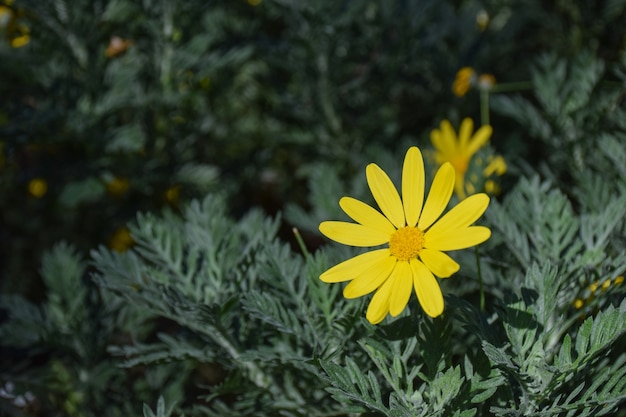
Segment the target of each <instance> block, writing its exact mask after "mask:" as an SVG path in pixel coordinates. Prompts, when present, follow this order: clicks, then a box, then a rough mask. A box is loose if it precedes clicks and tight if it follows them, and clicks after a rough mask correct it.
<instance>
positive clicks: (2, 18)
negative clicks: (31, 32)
mask: <svg viewBox="0 0 626 417" xmlns="http://www.w3.org/2000/svg"><path fill="white" fill-rule="evenodd" d="M12 17H13V10H11V9H10V8H8V7H7V6H3V5H1V4H0V29H6V28H7V27H8V26H9V22H10V21H11V18H12Z"/></svg>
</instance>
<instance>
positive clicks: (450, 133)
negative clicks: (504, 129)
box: [430, 118, 492, 199]
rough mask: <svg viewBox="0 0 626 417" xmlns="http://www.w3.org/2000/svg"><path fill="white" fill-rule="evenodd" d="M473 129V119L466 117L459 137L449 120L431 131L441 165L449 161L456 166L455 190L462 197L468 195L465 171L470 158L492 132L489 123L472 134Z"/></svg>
mask: <svg viewBox="0 0 626 417" xmlns="http://www.w3.org/2000/svg"><path fill="white" fill-rule="evenodd" d="M473 129H474V122H473V121H472V119H470V118H465V119H464V120H463V122H462V123H461V128H460V129H459V136H458V137H457V135H456V133H455V132H454V128H453V127H452V125H451V124H450V122H449V121H448V120H444V121H442V122H441V124H440V127H439V129H434V130H433V131H432V132H431V133H430V141H431V142H432V144H433V146H434V147H435V149H436V154H435V159H436V160H437V163H438V164H440V165H441V164H443V163H445V162H449V163H450V164H452V166H453V167H454V172H455V173H456V181H455V184H454V191H455V192H456V195H457V196H458V197H459V198H460V199H463V198H465V196H466V192H465V173H466V172H467V169H468V168H469V164H470V160H471V159H472V157H473V156H474V154H475V153H476V152H478V150H479V149H480V148H481V147H483V146H484V145H485V144H486V143H487V141H488V140H489V138H490V137H491V133H492V129H491V126H489V125H485V126H481V127H480V129H478V130H477V131H476V133H474V135H473V136H472V130H473Z"/></svg>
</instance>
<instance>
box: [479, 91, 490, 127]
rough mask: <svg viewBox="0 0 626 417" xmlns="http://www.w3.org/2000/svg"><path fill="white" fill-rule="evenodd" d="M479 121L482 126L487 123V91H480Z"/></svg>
mask: <svg viewBox="0 0 626 417" xmlns="http://www.w3.org/2000/svg"><path fill="white" fill-rule="evenodd" d="M480 122H481V123H482V125H483V126H486V125H488V124H489V91H488V90H482V91H481V92H480Z"/></svg>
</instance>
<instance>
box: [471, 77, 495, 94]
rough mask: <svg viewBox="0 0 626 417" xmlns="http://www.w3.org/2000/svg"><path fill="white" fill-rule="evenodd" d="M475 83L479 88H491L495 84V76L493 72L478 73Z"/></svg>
mask: <svg viewBox="0 0 626 417" xmlns="http://www.w3.org/2000/svg"><path fill="white" fill-rule="evenodd" d="M476 84H478V88H479V89H481V90H491V89H492V88H493V86H494V85H496V77H494V75H493V74H480V75H479V76H478V81H477V82H476Z"/></svg>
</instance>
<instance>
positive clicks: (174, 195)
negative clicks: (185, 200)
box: [163, 185, 180, 206]
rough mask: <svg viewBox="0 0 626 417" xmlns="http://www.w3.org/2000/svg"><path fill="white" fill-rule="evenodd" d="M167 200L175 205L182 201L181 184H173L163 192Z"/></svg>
mask: <svg viewBox="0 0 626 417" xmlns="http://www.w3.org/2000/svg"><path fill="white" fill-rule="evenodd" d="M163 196H164V197H165V201H167V202H168V203H169V204H171V205H173V206H175V205H177V204H178V202H179V201H180V185H172V186H171V187H169V188H168V189H167V190H165V193H163Z"/></svg>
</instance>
